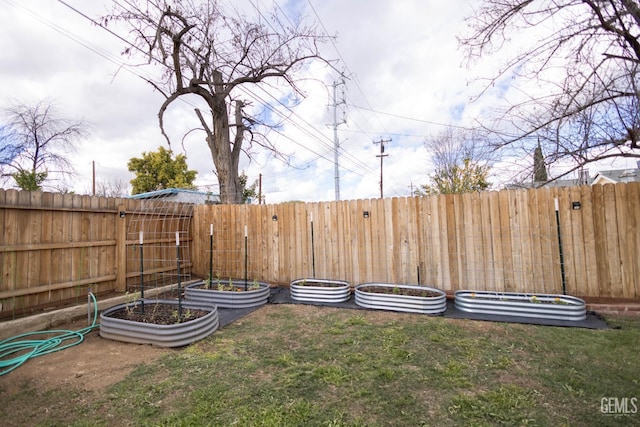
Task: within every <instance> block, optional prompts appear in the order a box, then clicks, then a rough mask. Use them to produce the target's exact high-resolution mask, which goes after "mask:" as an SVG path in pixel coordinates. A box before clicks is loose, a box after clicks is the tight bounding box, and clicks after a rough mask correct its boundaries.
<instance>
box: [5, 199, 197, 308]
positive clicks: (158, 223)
mask: <svg viewBox="0 0 640 427" xmlns="http://www.w3.org/2000/svg"><path fill="white" fill-rule="evenodd" d="M147 206H149V201H141V200H134V199H114V198H101V197H90V196H78V195H71V194H64V195H63V194H52V193H41V192H26V191H15V190H7V191H5V190H0V227H1V228H2V233H1V235H0V319H2V318H9V317H14V316H16V315H22V314H27V313H30V312H32V311H34V310H40V309H44V308H46V307H47V306H57V305H61V304H64V303H69V302H73V301H74V300H75V301H79V302H84V301H86V298H87V292H88V289H91V290H92V292H93V293H95V294H97V295H104V294H107V293H112V292H125V291H126V290H127V288H132V287H134V286H137V285H138V284H139V283H140V257H139V256H138V255H137V254H138V249H139V231H145V233H146V239H145V248H144V250H145V263H144V264H145V265H144V267H145V268H144V270H145V276H144V278H145V284H144V286H145V287H149V286H151V285H152V284H150V282H153V284H157V283H159V282H162V280H159V279H158V278H159V277H161V276H163V275H169V277H173V279H176V276H175V270H176V269H177V265H176V262H175V260H176V251H175V243H174V242H175V237H174V236H175V232H176V231H178V232H180V233H181V234H182V239H183V242H182V243H181V245H183V248H184V252H186V253H188V248H189V245H190V235H189V230H188V228H186V229H185V227H188V224H189V223H190V219H191V217H190V215H191V212H189V216H188V218H187V221H186V222H185V219H183V218H182V216H183V215H182V214H178V215H176V213H175V212H176V210H177V211H178V212H182V211H183V209H181V208H180V207H179V205H178V204H175V203H173V204H171V203H167V204H165V207H164V208H163V209H161V210H160V211H158V210H157V209H155V210H153V211H151V212H150V211H149V209H147ZM176 207H177V208H176ZM167 259H169V260H171V262H170V263H168V264H167V262H166V260H167ZM184 267H185V269H186V271H187V272H189V273H190V262H189V261H187V262H185V265H184Z"/></svg>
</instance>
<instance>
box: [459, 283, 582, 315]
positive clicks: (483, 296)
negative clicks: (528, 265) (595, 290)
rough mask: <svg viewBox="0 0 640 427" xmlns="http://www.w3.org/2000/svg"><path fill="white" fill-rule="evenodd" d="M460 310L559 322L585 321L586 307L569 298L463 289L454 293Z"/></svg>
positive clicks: (578, 301) (573, 298)
mask: <svg viewBox="0 0 640 427" xmlns="http://www.w3.org/2000/svg"><path fill="white" fill-rule="evenodd" d="M454 297H455V306H456V308H457V309H458V310H461V311H466V312H469V313H481V314H493V315H498V316H517V317H534V318H539V319H555V320H573V321H580V320H584V319H585V318H586V316H587V310H586V304H585V302H584V301H583V300H581V299H580V298H576V297H572V296H569V295H555V294H528V293H515V292H490V291H471V290H460V291H456V292H455V294H454Z"/></svg>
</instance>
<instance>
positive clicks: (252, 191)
mask: <svg viewBox="0 0 640 427" xmlns="http://www.w3.org/2000/svg"><path fill="white" fill-rule="evenodd" d="M238 178H239V179H240V188H242V203H247V202H248V201H249V200H256V199H257V198H258V192H257V190H256V187H257V186H258V181H254V182H253V184H251V185H250V186H249V187H247V180H248V177H247V174H246V173H244V171H242V173H241V174H240V176H239V177H238Z"/></svg>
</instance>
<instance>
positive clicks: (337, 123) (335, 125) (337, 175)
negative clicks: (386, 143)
mask: <svg viewBox="0 0 640 427" xmlns="http://www.w3.org/2000/svg"><path fill="white" fill-rule="evenodd" d="M342 85H344V77H343V76H342V75H341V76H340V79H339V80H336V81H334V82H333V147H334V148H333V155H334V163H335V187H336V188H335V192H336V200H340V166H339V163H338V158H339V150H340V140H339V139H338V126H340V125H341V124H344V123H346V122H347V120H346V118H345V115H344V112H343V113H342V119H341V120H340V121H338V106H340V105H341V104H344V103H345V99H344V91H343V92H342V99H341V100H340V101H338V97H337V92H338V86H342Z"/></svg>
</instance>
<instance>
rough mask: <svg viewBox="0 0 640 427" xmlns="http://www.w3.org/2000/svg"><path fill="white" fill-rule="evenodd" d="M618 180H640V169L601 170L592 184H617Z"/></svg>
mask: <svg viewBox="0 0 640 427" xmlns="http://www.w3.org/2000/svg"><path fill="white" fill-rule="evenodd" d="M618 182H640V169H617V170H610V171H600V172H598V173H597V174H596V176H594V177H593V181H592V182H591V184H592V185H593V184H615V183H618Z"/></svg>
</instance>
